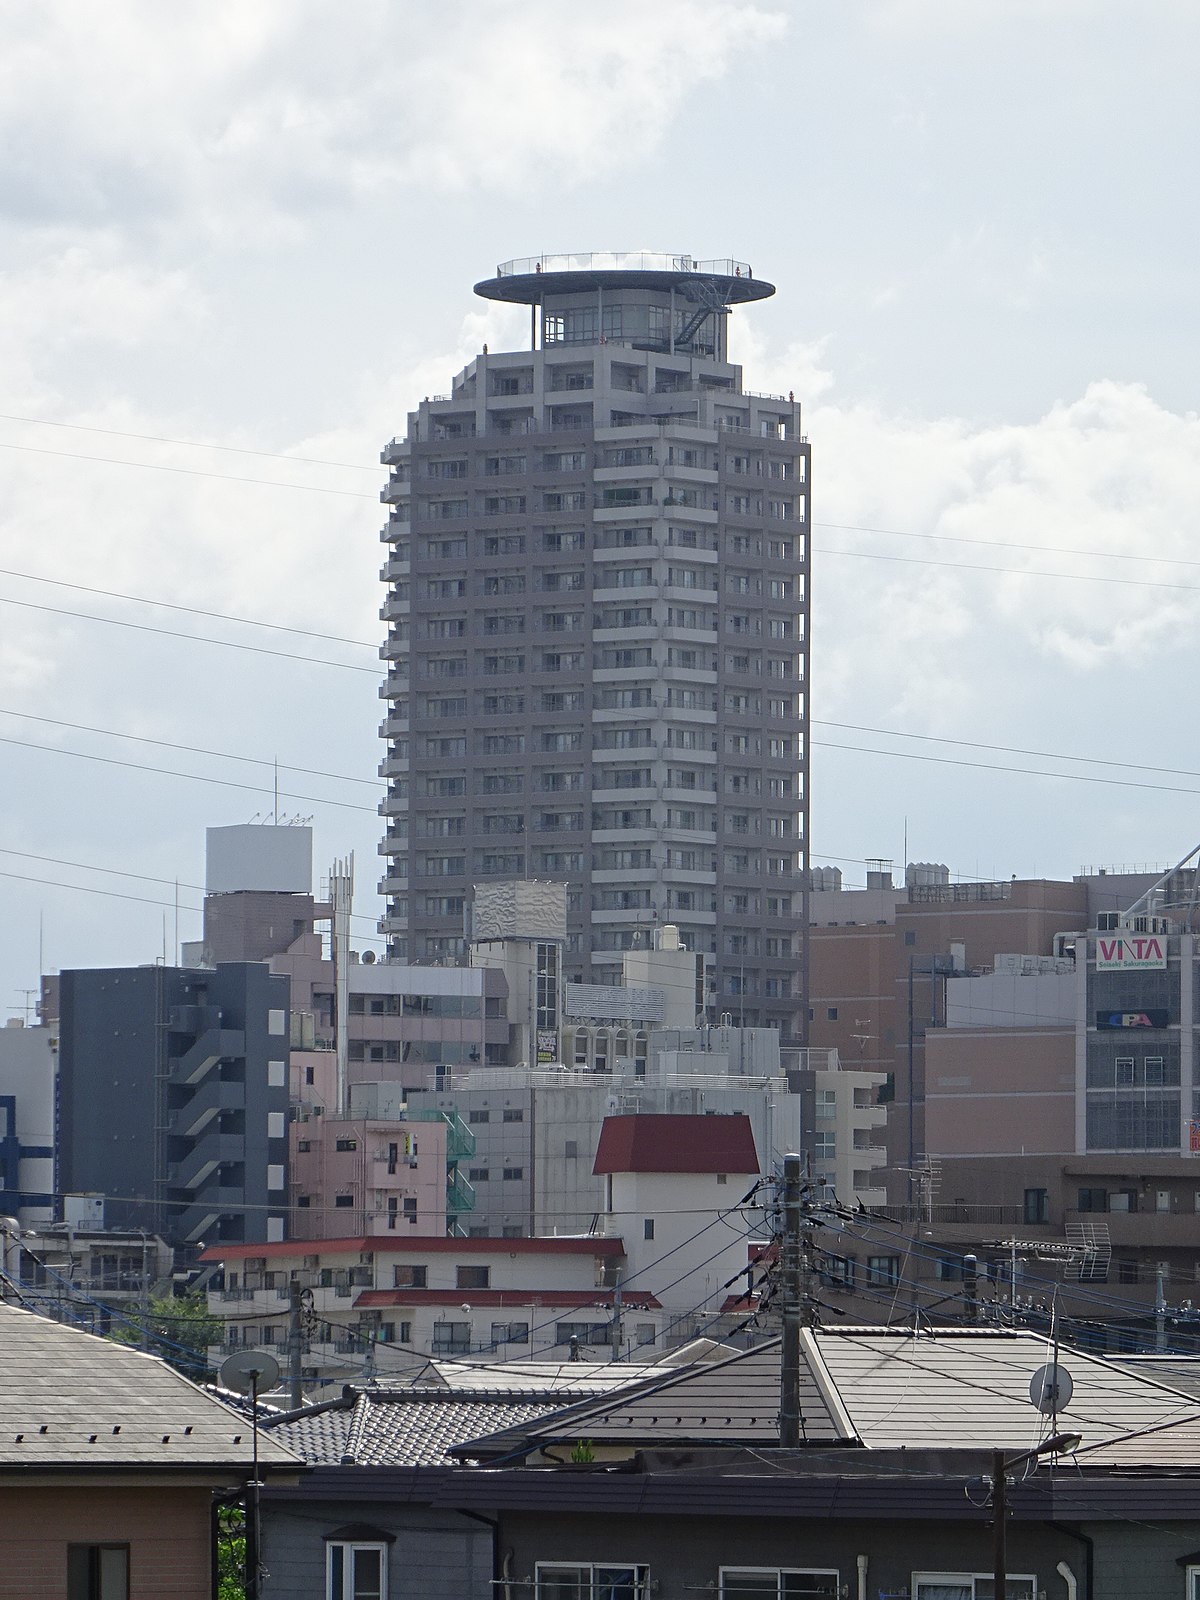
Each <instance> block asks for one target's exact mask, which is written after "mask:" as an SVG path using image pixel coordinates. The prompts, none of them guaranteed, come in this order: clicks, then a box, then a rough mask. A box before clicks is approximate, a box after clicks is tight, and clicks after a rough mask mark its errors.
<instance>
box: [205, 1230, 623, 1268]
mask: <svg viewBox="0 0 1200 1600" xmlns="http://www.w3.org/2000/svg"><path fill="white" fill-rule="evenodd" d="M364 1251H373V1252H375V1254H377V1255H393V1256H395V1255H399V1256H433V1255H460V1256H470V1255H485V1256H486V1255H495V1256H500V1255H509V1256H621V1255H624V1254H625V1246H624V1244H623V1242H622V1241H621V1240H620V1239H614V1238H612V1237H611V1236H605V1237H603V1238H600V1237H593V1236H592V1235H590V1234H589V1235H586V1236H580V1237H573V1238H558V1237H554V1238H542V1239H451V1238H448V1237H446V1236H445V1235H443V1234H427V1235H425V1236H424V1237H422V1236H417V1237H415V1238H414V1237H411V1236H410V1237H409V1238H404V1237H402V1236H399V1235H388V1234H378V1233H366V1234H361V1235H359V1236H358V1237H356V1238H352V1239H287V1240H284V1241H283V1242H281V1243H275V1244H214V1245H210V1246H209V1248H208V1249H207V1250H206V1251H205V1252H204V1254H203V1255H202V1256H201V1257H200V1259H201V1261H245V1260H246V1258H247V1257H248V1256H262V1257H264V1258H266V1259H268V1260H274V1261H278V1260H281V1259H287V1258H289V1257H292V1256H338V1255H341V1256H345V1255H359V1254H361V1253H362V1252H364Z"/></svg>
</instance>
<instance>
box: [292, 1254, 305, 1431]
mask: <svg viewBox="0 0 1200 1600" xmlns="http://www.w3.org/2000/svg"><path fill="white" fill-rule="evenodd" d="M302 1295H303V1290H302V1289H301V1287H300V1285H299V1283H298V1282H297V1281H296V1279H295V1278H293V1279H292V1281H291V1283H290V1284H289V1285H288V1301H289V1304H288V1385H289V1388H290V1394H289V1403H290V1405H291V1407H292V1410H293V1411H297V1410H299V1408H300V1407H301V1406H302V1405H303V1404H304V1384H303V1374H302V1371H301V1356H302V1351H303V1346H302V1342H301V1337H300V1326H301V1324H300V1312H301V1297H302Z"/></svg>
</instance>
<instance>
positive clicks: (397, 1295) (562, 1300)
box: [354, 1289, 661, 1311]
mask: <svg viewBox="0 0 1200 1600" xmlns="http://www.w3.org/2000/svg"><path fill="white" fill-rule="evenodd" d="M612 1303H613V1292H612V1290H611V1289H364V1290H363V1292H362V1294H360V1295H359V1297H358V1299H357V1300H355V1302H354V1309H355V1310H356V1311H358V1310H367V1309H368V1308H370V1307H372V1306H464V1305H470V1306H512V1307H520V1306H525V1307H529V1306H546V1307H549V1308H551V1309H553V1308H556V1307H564V1306H566V1307H574V1308H576V1309H578V1310H581V1311H582V1310H586V1309H587V1307H588V1306H611V1305H612ZM621 1304H622V1306H623V1307H624V1308H625V1309H626V1310H627V1311H653V1310H656V1309H658V1307H659V1306H660V1305H661V1302H660V1301H659V1300H657V1299H655V1297H654V1295H652V1294H644V1293H641V1292H638V1291H633V1290H631V1291H629V1292H628V1293H626V1292H625V1291H622V1293H621Z"/></svg>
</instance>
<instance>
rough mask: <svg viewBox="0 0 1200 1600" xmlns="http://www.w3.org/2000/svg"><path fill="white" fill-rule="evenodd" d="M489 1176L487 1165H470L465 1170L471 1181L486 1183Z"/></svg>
mask: <svg viewBox="0 0 1200 1600" xmlns="http://www.w3.org/2000/svg"><path fill="white" fill-rule="evenodd" d="M490 1176H491V1173H490V1169H489V1168H487V1167H471V1168H470V1169H469V1171H468V1172H467V1177H468V1178H469V1179H470V1180H471V1182H472V1183H487V1181H488V1179H489V1177H490Z"/></svg>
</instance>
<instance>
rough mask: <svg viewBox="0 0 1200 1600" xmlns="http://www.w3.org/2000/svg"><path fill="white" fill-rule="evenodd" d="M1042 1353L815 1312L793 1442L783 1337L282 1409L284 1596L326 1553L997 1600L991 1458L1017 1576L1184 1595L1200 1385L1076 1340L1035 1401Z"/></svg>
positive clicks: (525, 1596) (756, 1597)
mask: <svg viewBox="0 0 1200 1600" xmlns="http://www.w3.org/2000/svg"><path fill="white" fill-rule="evenodd" d="M1046 1358H1047V1352H1046V1343H1045V1340H1044V1339H1042V1338H1039V1337H1034V1336H1032V1335H1028V1334H1021V1333H1016V1332H1012V1331H992V1332H984V1331H980V1330H973V1331H970V1330H960V1331H957V1332H947V1333H945V1334H941V1333H939V1334H938V1335H937V1336H936V1337H930V1336H928V1335H925V1334H920V1335H918V1334H917V1333H916V1332H915V1331H914V1330H913V1329H911V1328H903V1329H902V1328H893V1329H886V1330H885V1329H850V1328H847V1329H844V1330H833V1329H806V1330H804V1331H803V1332H802V1334H801V1338H800V1360H799V1370H798V1377H797V1395H798V1399H799V1403H800V1410H801V1416H802V1418H803V1442H802V1444H801V1446H800V1448H798V1449H784V1448H781V1446H780V1443H779V1422H778V1412H779V1400H780V1385H781V1363H780V1345H779V1341H777V1340H775V1341H769V1342H765V1343H761V1344H759V1345H758V1346H757V1347H755V1348H752V1349H749V1350H745V1351H740V1352H736V1353H733V1354H729V1355H727V1356H726V1357H725V1359H717V1360H714V1361H710V1362H708V1363H705V1364H703V1365H687V1366H682V1367H671V1366H663V1367H662V1368H661V1369H660V1370H659V1371H658V1373H657V1374H655V1373H648V1374H647V1373H644V1374H642V1375H641V1376H640V1378H639V1381H638V1382H636V1383H634V1384H631V1385H628V1386H624V1387H621V1388H618V1389H615V1390H610V1391H608V1392H606V1393H603V1394H591V1395H587V1396H583V1397H578V1398H576V1397H573V1398H572V1399H571V1400H570V1401H569V1402H568V1403H566V1404H564V1405H563V1406H562V1407H561V1408H559V1409H557V1410H550V1411H547V1410H545V1409H544V1402H545V1399H546V1396H545V1395H544V1394H540V1393H536V1392H534V1391H532V1390H530V1389H528V1388H526V1389H523V1390H522V1391H521V1392H519V1393H514V1394H509V1395H507V1396H506V1397H505V1399H504V1401H503V1403H501V1404H498V1403H497V1397H496V1395H495V1393H494V1392H492V1393H474V1392H472V1391H469V1390H464V1391H459V1392H457V1393H448V1392H447V1391H446V1390H438V1391H434V1390H432V1389H427V1390H424V1391H421V1392H417V1391H409V1392H408V1393H406V1394H400V1393H397V1394H392V1395H387V1396H386V1397H383V1398H380V1399H372V1398H371V1397H370V1394H369V1393H366V1394H363V1395H349V1396H346V1397H339V1398H338V1399H336V1400H333V1401H332V1402H330V1403H329V1404H328V1405H327V1406H323V1407H320V1408H309V1409H308V1410H307V1411H305V1412H299V1413H295V1414H293V1416H292V1417H291V1418H286V1417H285V1418H282V1419H280V1420H279V1422H278V1424H277V1426H276V1427H273V1431H277V1432H278V1434H279V1435H281V1436H283V1437H285V1438H286V1439H287V1441H288V1443H289V1445H290V1446H291V1447H292V1448H293V1449H296V1450H298V1451H300V1452H301V1453H303V1454H304V1456H305V1458H306V1460H307V1461H308V1462H309V1463H310V1464H311V1470H310V1471H309V1472H308V1473H307V1474H306V1475H305V1477H304V1479H303V1480H302V1481H301V1482H299V1483H298V1484H297V1485H296V1486H295V1487H294V1488H293V1487H290V1486H281V1487H280V1488H278V1489H268V1491H267V1493H266V1495H265V1499H264V1511H263V1527H264V1549H265V1552H266V1554H267V1557H268V1560H267V1566H268V1568H269V1570H270V1573H271V1576H270V1578H269V1579H268V1582H267V1586H266V1589H265V1596H266V1600H271V1597H272V1596H283V1595H287V1596H288V1597H289V1600H327V1596H328V1594H329V1592H330V1591H329V1589H328V1587H327V1584H328V1573H329V1571H330V1567H331V1564H332V1567H333V1570H334V1571H336V1572H339V1573H341V1574H343V1575H345V1574H346V1573H350V1574H352V1575H353V1576H354V1577H355V1578H356V1579H357V1578H358V1577H359V1575H360V1573H361V1578H362V1582H363V1588H364V1589H365V1588H366V1586H367V1584H368V1583H373V1584H374V1588H373V1589H370V1590H368V1591H367V1592H369V1593H371V1594H379V1595H384V1596H386V1595H393V1596H394V1595H397V1594H403V1595H405V1596H406V1597H408V1600H435V1597H437V1596H439V1595H442V1594H444V1593H445V1592H446V1589H447V1585H452V1587H453V1592H454V1594H455V1595H456V1596H458V1597H461V1600H485V1597H491V1596H493V1595H494V1592H495V1588H496V1586H497V1584H499V1586H500V1587H502V1588H503V1589H504V1591H505V1594H506V1595H507V1596H508V1597H510V1600H568V1597H569V1600H587V1597H589V1596H591V1597H594V1596H597V1595H603V1596H605V1597H607V1600H644V1597H645V1596H647V1595H658V1596H661V1597H662V1600H687V1597H688V1596H691V1595H695V1594H710V1595H712V1596H713V1600H772V1597H773V1600H788V1597H791V1596H796V1597H799V1596H809V1597H812V1600H846V1597H848V1596H855V1595H857V1596H858V1597H860V1600H862V1597H865V1596H868V1595H872V1596H880V1597H883V1600H890V1597H895V1600H900V1597H905V1600H985V1597H986V1600H990V1597H991V1596H992V1591H993V1587H994V1575H995V1569H996V1563H997V1560H998V1558H999V1556H1000V1554H1001V1551H1000V1549H999V1548H998V1542H997V1538H996V1526H995V1523H996V1517H995V1510H996V1508H995V1505H994V1501H993V1498H992V1486H993V1484H994V1483H995V1481H996V1475H997V1473H1002V1474H1004V1478H1003V1480H1002V1481H1003V1482H1004V1484H1005V1488H1006V1516H1005V1520H1004V1524H1003V1527H1004V1541H1003V1557H1004V1565H1005V1569H1006V1571H1005V1576H1006V1583H1005V1589H1006V1593H1007V1595H1008V1597H1009V1600H1043V1597H1045V1600H1076V1597H1082V1596H1087V1597H1089V1600H1164V1597H1170V1596H1179V1597H1180V1600H1193V1597H1194V1596H1195V1594H1196V1592H1197V1588H1198V1586H1200V1516H1198V1515H1197V1509H1196V1506H1197V1502H1196V1489H1197V1486H1198V1485H1200V1407H1198V1406H1197V1404H1196V1402H1195V1401H1194V1400H1193V1399H1192V1398H1191V1397H1190V1396H1189V1395H1187V1394H1186V1393H1183V1392H1181V1391H1180V1390H1178V1389H1173V1388H1171V1387H1169V1386H1167V1385H1164V1384H1161V1383H1157V1382H1154V1381H1152V1380H1150V1379H1148V1378H1146V1377H1145V1376H1144V1375H1141V1374H1137V1373H1131V1372H1129V1371H1128V1370H1126V1369H1124V1368H1122V1367H1120V1366H1118V1365H1117V1364H1116V1363H1113V1362H1109V1361H1105V1360H1102V1359H1098V1358H1096V1357H1093V1356H1089V1355H1087V1354H1085V1353H1083V1352H1081V1351H1078V1350H1072V1349H1069V1348H1063V1349H1061V1350H1060V1351H1059V1352H1058V1362H1059V1365H1060V1367H1061V1368H1062V1369H1063V1370H1064V1371H1065V1373H1066V1375H1067V1376H1069V1377H1070V1378H1071V1379H1072V1381H1073V1395H1072V1396H1071V1397H1070V1398H1069V1399H1068V1398H1066V1397H1065V1395H1064V1396H1063V1398H1062V1400H1061V1404H1060V1406H1059V1409H1058V1411H1057V1413H1056V1414H1055V1415H1054V1416H1053V1417H1044V1416H1041V1415H1039V1413H1038V1412H1037V1411H1036V1410H1034V1408H1033V1407H1032V1406H1031V1404H1030V1398H1029V1396H1030V1386H1031V1383H1035V1382H1036V1379H1037V1374H1038V1372H1039V1369H1043V1368H1044V1366H1045V1363H1046ZM564 1381H565V1383H566V1386H567V1388H568V1389H569V1388H570V1380H569V1378H567V1379H565V1380H564ZM472 1416H476V1417H478V1419H479V1422H480V1424H481V1426H480V1429H479V1431H478V1432H477V1433H476V1434H475V1435H474V1437H466V1436H465V1434H466V1431H467V1429H468V1428H469V1424H470V1420H471V1418H472ZM448 1461H451V1462H456V1463H458V1465H455V1466H449V1465H447V1462H448ZM331 1551H332V1554H331ZM497 1575H498V1576H497ZM344 1592H346V1593H349V1592H351V1591H350V1590H349V1589H348V1588H347V1589H346V1590H345V1591H344Z"/></svg>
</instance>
